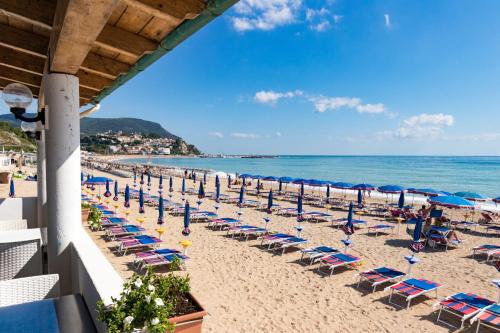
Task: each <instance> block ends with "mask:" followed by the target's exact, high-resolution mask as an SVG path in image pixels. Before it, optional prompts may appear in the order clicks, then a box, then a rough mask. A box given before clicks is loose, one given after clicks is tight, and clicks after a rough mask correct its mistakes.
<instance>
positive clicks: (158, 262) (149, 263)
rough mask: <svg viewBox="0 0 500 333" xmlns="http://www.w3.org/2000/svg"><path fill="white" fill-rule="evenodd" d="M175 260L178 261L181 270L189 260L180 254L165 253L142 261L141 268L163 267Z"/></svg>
mask: <svg viewBox="0 0 500 333" xmlns="http://www.w3.org/2000/svg"><path fill="white" fill-rule="evenodd" d="M175 259H179V260H180V263H181V266H182V268H184V269H185V268H186V266H185V262H186V260H187V259H189V257H188V256H185V255H184V254H182V253H167V254H157V255H155V256H153V257H147V258H143V259H142V268H144V269H145V268H147V267H157V266H165V265H170V264H171V263H172V262H173V261H174V260H175Z"/></svg>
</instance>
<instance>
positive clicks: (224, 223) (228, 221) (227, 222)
mask: <svg viewBox="0 0 500 333" xmlns="http://www.w3.org/2000/svg"><path fill="white" fill-rule="evenodd" d="M239 223H241V221H240V220H237V219H233V218H231V217H223V218H220V219H212V220H210V222H209V224H208V226H209V227H212V228H213V229H215V227H217V226H219V230H222V228H227V227H229V226H233V225H237V224H239Z"/></svg>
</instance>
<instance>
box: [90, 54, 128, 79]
mask: <svg viewBox="0 0 500 333" xmlns="http://www.w3.org/2000/svg"><path fill="white" fill-rule="evenodd" d="M81 68H82V69H84V70H86V71H87V72H90V73H93V74H97V75H100V76H103V77H106V78H108V79H115V78H116V77H117V76H118V75H120V74H122V73H126V72H128V70H129V68H130V66H129V65H128V64H126V63H123V62H120V61H116V60H113V59H110V58H106V57H103V56H101V55H98V54H95V53H89V54H88V55H87V58H85V60H84V61H83V63H82V66H81Z"/></svg>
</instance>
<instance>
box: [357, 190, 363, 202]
mask: <svg viewBox="0 0 500 333" xmlns="http://www.w3.org/2000/svg"><path fill="white" fill-rule="evenodd" d="M362 205H363V193H361V190H359V189H358V206H362Z"/></svg>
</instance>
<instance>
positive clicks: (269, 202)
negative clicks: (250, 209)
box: [267, 190, 273, 214]
mask: <svg viewBox="0 0 500 333" xmlns="http://www.w3.org/2000/svg"><path fill="white" fill-rule="evenodd" d="M272 208H273V190H270V191H269V194H268V196H267V213H268V214H271V212H272Z"/></svg>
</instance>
